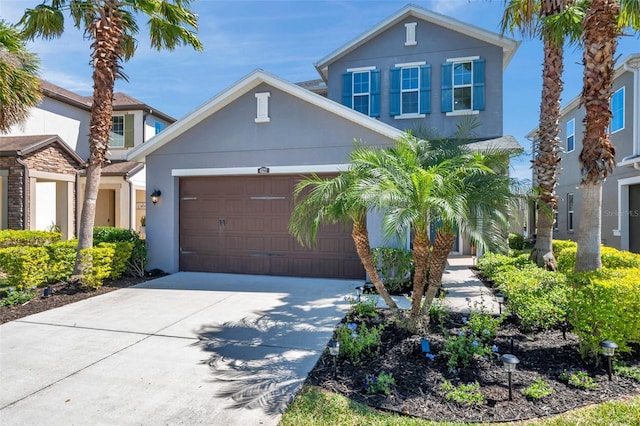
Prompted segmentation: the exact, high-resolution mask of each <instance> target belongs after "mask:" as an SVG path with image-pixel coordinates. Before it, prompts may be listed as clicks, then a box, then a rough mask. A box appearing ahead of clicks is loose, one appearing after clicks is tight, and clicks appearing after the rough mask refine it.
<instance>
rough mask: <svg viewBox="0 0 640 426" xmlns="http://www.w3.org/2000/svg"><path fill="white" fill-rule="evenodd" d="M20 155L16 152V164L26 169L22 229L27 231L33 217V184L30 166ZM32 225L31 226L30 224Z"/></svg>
mask: <svg viewBox="0 0 640 426" xmlns="http://www.w3.org/2000/svg"><path fill="white" fill-rule="evenodd" d="M19 155H20V153H19V152H16V163H18V164H20V165H21V166H22V167H23V168H24V194H23V197H22V205H23V206H24V209H23V212H22V213H23V215H24V217H23V219H22V220H23V223H22V229H24V230H27V229H30V228H27V227H26V226H27V223H29V218H30V215H31V194H30V192H31V191H30V188H31V183H30V182H29V166H28V165H27V163H25V162H24V161H22V160H21V159H20V157H19ZM29 225H31V224H29Z"/></svg>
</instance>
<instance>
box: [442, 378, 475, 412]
mask: <svg viewBox="0 0 640 426" xmlns="http://www.w3.org/2000/svg"><path fill="white" fill-rule="evenodd" d="M440 390H441V391H442V394H443V396H444V399H446V400H447V401H449V402H455V403H456V404H459V405H462V406H465V407H469V406H471V407H481V406H482V405H484V403H485V397H484V395H483V394H482V392H481V391H480V384H479V383H478V382H473V383H467V384H465V383H461V384H459V385H458V386H455V385H453V383H451V382H450V381H449V380H444V381H443V382H442V383H441V384H440Z"/></svg>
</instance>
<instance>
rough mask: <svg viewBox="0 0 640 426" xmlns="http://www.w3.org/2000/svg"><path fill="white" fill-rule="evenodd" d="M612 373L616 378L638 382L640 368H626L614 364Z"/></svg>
mask: <svg viewBox="0 0 640 426" xmlns="http://www.w3.org/2000/svg"><path fill="white" fill-rule="evenodd" d="M613 371H614V373H615V374H616V375H618V376H622V377H628V378H630V379H634V380H636V381H638V382H640V367H627V366H626V365H624V364H616V365H614V366H613Z"/></svg>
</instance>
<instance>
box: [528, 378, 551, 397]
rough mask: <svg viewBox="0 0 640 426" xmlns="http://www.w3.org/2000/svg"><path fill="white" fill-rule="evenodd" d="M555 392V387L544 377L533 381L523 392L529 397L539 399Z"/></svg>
mask: <svg viewBox="0 0 640 426" xmlns="http://www.w3.org/2000/svg"><path fill="white" fill-rule="evenodd" d="M553 392H554V390H553V389H551V387H550V386H549V385H548V384H547V382H545V381H544V380H542V377H538V378H537V379H536V381H535V382H533V383H531V384H530V385H529V386H527V387H526V389H523V390H522V394H523V395H524V396H526V397H527V398H528V399H532V400H538V399H542V398H545V397H547V396H549V395H551V394H552V393H553Z"/></svg>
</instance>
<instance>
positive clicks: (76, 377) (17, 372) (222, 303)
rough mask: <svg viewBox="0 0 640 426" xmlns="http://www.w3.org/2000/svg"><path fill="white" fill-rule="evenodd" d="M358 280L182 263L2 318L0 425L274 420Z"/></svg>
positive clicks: (266, 422)
mask: <svg viewBox="0 0 640 426" xmlns="http://www.w3.org/2000/svg"><path fill="white" fill-rule="evenodd" d="M361 284H362V281H347V280H322V279H310V278H288V277H264V276H252V275H228V274H206V273H187V272H181V273H177V274H173V275H169V276H166V277H163V278H159V279H156V280H153V281H149V282H146V283H144V284H141V285H138V286H135V287H130V288H127V289H122V290H118V291H114V292H111V293H107V294H104V295H101V296H97V297H93V298H91V299H87V300H83V301H81V302H77V303H74V304H71V305H67V306H64V307H61V308H58V309H54V310H51V311H47V312H43V313H40V314H36V315H32V316H30V317H26V318H23V319H21V320H17V321H13V322H10V323H6V324H3V325H1V326H0V424H2V425H63V424H64V425H71V424H75V425H89V424H104V425H116V424H117V425H134V424H135V425H163V424H188V425H195V424H207V425H244V426H249V425H276V424H277V423H278V421H279V419H280V415H281V413H282V411H283V410H284V408H285V407H286V405H287V403H288V402H289V401H290V399H291V397H292V396H293V395H294V394H295V393H296V391H297V390H298V389H299V387H300V385H301V384H302V382H303V381H304V379H305V377H306V374H307V373H308V372H309V371H310V370H311V369H312V368H313V366H314V365H315V363H316V361H317V359H318V357H319V355H320V354H321V352H322V350H323V348H324V346H325V345H326V343H327V341H328V340H329V339H330V337H331V333H332V331H333V328H334V327H335V325H336V324H337V323H338V322H339V321H340V319H341V318H342V317H343V316H344V314H345V312H346V311H347V309H348V307H349V306H348V305H347V304H346V303H345V302H344V301H343V298H344V296H345V295H348V294H353V292H354V287H356V286H357V285H361Z"/></svg>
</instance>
